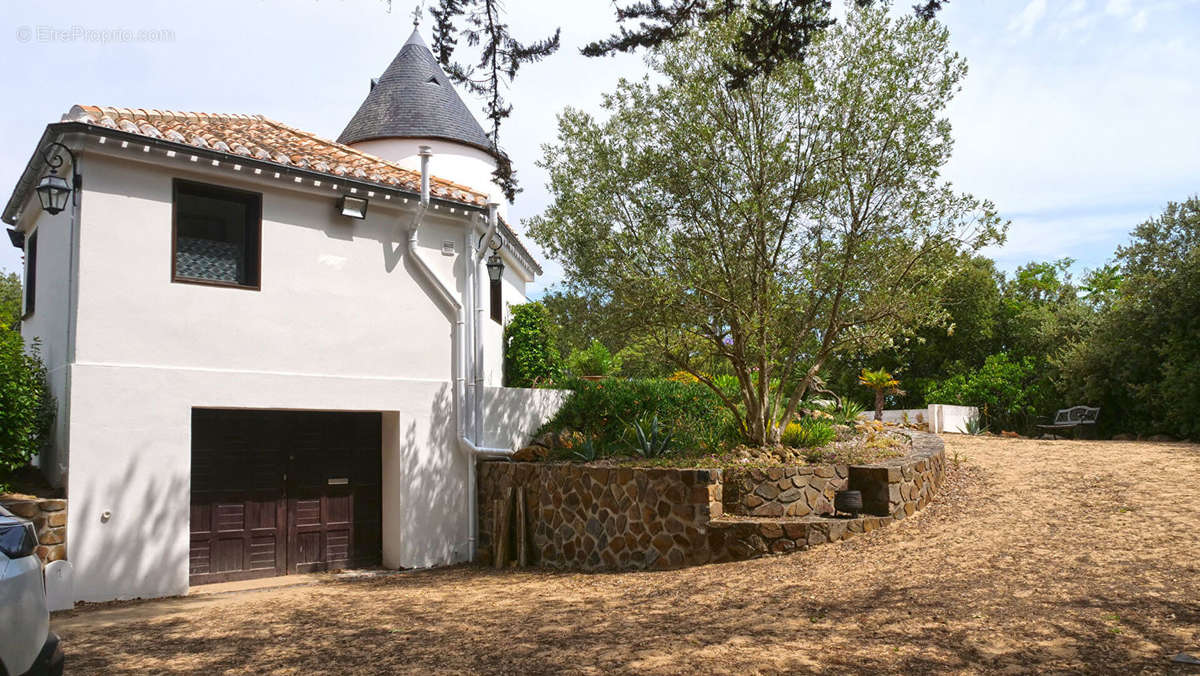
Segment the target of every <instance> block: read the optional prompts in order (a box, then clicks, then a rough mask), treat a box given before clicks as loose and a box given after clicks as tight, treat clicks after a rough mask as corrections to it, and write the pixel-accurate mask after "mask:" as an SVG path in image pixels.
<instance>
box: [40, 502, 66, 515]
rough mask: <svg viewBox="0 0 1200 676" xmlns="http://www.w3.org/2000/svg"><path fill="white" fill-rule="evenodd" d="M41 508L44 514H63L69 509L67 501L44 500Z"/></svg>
mask: <svg viewBox="0 0 1200 676" xmlns="http://www.w3.org/2000/svg"><path fill="white" fill-rule="evenodd" d="M40 506H41V508H42V511H43V512H61V511H62V510H64V509H66V508H67V501H66V500H42V502H41V505H40Z"/></svg>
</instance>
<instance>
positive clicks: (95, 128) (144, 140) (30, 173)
mask: <svg viewBox="0 0 1200 676" xmlns="http://www.w3.org/2000/svg"><path fill="white" fill-rule="evenodd" d="M70 133H81V134H89V135H92V136H105V137H108V138H114V139H118V140H124V141H131V142H134V143H140V144H142V145H148V146H152V147H156V148H163V149H167V150H174V151H176V152H178V153H185V154H189V155H196V156H197V157H205V158H208V159H219V160H225V159H234V160H236V161H237V162H238V163H240V164H244V165H246V166H249V167H260V168H263V169H270V170H272V171H277V172H279V173H280V174H285V175H291V176H300V177H303V178H309V179H313V180H319V181H327V180H330V179H331V178H332V179H334V180H337V181H339V182H342V183H344V184H346V185H347V186H350V187H357V188H361V189H363V190H376V191H381V192H382V191H389V192H391V193H392V194H393V195H398V196H403V197H409V198H417V199H420V196H421V195H420V192H419V191H412V190H405V189H403V188H399V187H396V186H390V185H387V184H383V183H374V182H371V181H363V180H361V179H357V178H353V177H347V176H337V175H331V174H328V173H324V172H320V171H313V170H311V169H306V168H304V167H297V166H293V165H287V164H279V163H278V162H271V161H268V160H260V159H257V158H254V157H248V156H245V155H239V154H237V153H231V152H225V151H222V150H214V149H211V148H198V147H196V146H193V145H188V144H186V143H179V142H176V141H168V140H166V139H156V138H152V137H148V136H144V135H142V134H134V133H132V132H127V131H124V130H121V129H113V128H111V127H104V126H101V125H97V124H91V123H89V122H79V121H71V122H53V123H50V124H48V125H46V130H45V131H44V132H42V136H41V138H39V139H38V144H37V146H36V147H35V148H34V151H33V154H32V155H30V157H29V161H28V162H26V164H25V169H24V170H23V171H22V172H21V178H20V179H18V180H17V185H16V186H15V187H14V188H13V192H12V194H11V195H10V196H9V198H8V202H7V204H5V206H4V212H3V215H2V216H0V220H2V221H3V222H5V223H8V224H9V225H16V224H17V221H18V220H19V219H18V215H19V214H20V212H21V208H22V206H23V205H24V204H25V201H26V200H27V199H28V198H29V193H30V191H32V190H33V187H34V183H35V182H36V180H37V176H38V173H39V172H40V170H41V165H43V164H45V160H44V159H43V158H42V156H41V154H40V152H39V151H40V149H41V148H43V147H45V146H46V144H47V143H50V142H51V140H58V139H60V138H61V137H63V136H65V135H67V134H70ZM431 201H432V202H434V203H438V204H444V205H446V206H450V207H454V208H456V209H463V210H464V211H466V210H470V211H477V212H480V213H486V211H487V207H486V206H481V205H478V204H473V203H469V202H459V201H456V200H447V199H443V198H439V197H431ZM500 225H501V227H502V228H504V230H505V231H506V232H505V234H506V235H508V236H509V241H511V242H512V243H513V244H515V245H516V246H515V247H514V250H515V251H516V253H517V254H518V256H517V259H518V260H519V261H520V262H521V263H522V264H524V265H525V267H527V268H528V269H529V270H530V271H531V272H533V273H534V276H536V275H540V274H542V268H541V266H540V265H538V262H537V260H535V259H534V258H533V255H532V254H530V253H529V251H528V250H527V249H526V248H525V246H524V244H522V243H521V241H520V239H519V238H518V237H517V236H516V233H515V232H514V231H513V229H512V227H511V226H510V225H509V224H508V223H506V222H504V221H501V223H500Z"/></svg>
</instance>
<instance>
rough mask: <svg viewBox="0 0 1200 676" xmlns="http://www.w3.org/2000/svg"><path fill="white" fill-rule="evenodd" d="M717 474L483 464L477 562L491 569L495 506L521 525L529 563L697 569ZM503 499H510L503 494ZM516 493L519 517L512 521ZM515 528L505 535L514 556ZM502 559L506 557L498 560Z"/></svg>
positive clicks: (714, 511)
mask: <svg viewBox="0 0 1200 676" xmlns="http://www.w3.org/2000/svg"><path fill="white" fill-rule="evenodd" d="M719 474H720V473H719V472H716V471H711V470H703V469H634V468H628V467H623V468H607V467H586V466H583V465H577V464H566V463H528V462H485V463H482V464H481V465H480V467H479V517H480V518H479V543H478V546H479V552H478V553H479V559H480V560H481V561H483V562H484V563H492V562H493V560H492V557H493V555H494V546H493V545H494V542H493V540H494V539H495V537H496V529H495V526H496V513H497V511H496V509H495V503H494V501H495V500H496V499H507V500H509V503H508V506H507V509H508V510H509V511H508V513H507V514H505V515H504V516H506V517H507V518H508V519H510V520H511V521H515V520H516V519H517V518H523V519H524V520H525V532H526V533H527V538H528V540H527V542H526V544H527V547H528V549H529V552H530V553H531V555H532V556H530V559H531V561H532V562H534V563H540V564H543V565H547V566H552V567H560V568H580V569H584V570H599V569H605V568H608V569H612V568H635V569H636V568H675V567H679V566H684V565H692V564H696V563H702V562H703V560H704V559H705V557H704V552H705V550H706V545H705V537H706V530H705V526H706V525H707V524H708V522H709V521H710V519H712V518H713V517H715V516H720V514H721V484H720V481H719ZM510 491H511V493H510ZM517 491H524V496H525V497H524V503H525V505H526V508H525V513H524V514H522V515H518V514H516V513H515V509H514V506H515V504H516V500H515V497H513V498H509V496H510V495H512V496H515V494H516V492H517ZM519 531H520V529H519V528H515V527H512V528H509V543H508V546H507V547H506V549H507V551H508V552H512V553H516V552H517V551H518V547H519V543H518V539H517V533H518V532H519ZM506 558H509V557H506Z"/></svg>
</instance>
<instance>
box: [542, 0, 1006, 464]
mask: <svg viewBox="0 0 1200 676" xmlns="http://www.w3.org/2000/svg"><path fill="white" fill-rule="evenodd" d="M751 20H752V15H749V14H747V13H745V12H733V13H731V14H730V15H729V16H728V17H727V18H726V19H725V20H723V21H719V22H718V21H713V22H709V23H708V24H706V25H705V27H704V30H702V31H699V30H698V31H693V32H690V33H689V34H688V35H687V36H686V37H685V38H683V39H680V40H678V41H676V42H671V43H668V44H666V45H664V46H662V47H660V48H659V49H658V50H656V51H655V52H654V53H653V55H652V57H651V58H650V63H651V65H652V67H653V68H654V69H655V70H657V71H658V73H659V76H660V81H661V84H652V83H651V82H650V81H649V80H648V79H647V80H643V81H640V82H629V81H623V82H622V83H621V84H620V85H619V86H618V88H617V90H616V91H615V92H614V93H612V94H610V95H608V96H606V98H605V102H604V106H605V108H606V109H607V112H608V118H607V119H606V120H604V121H600V120H597V119H595V118H593V117H592V116H590V115H587V114H585V113H583V112H580V111H577V110H570V109H569V110H567V111H566V112H564V113H563V114H562V115H561V116H560V120H559V135H558V140H557V142H556V143H553V144H549V145H548V146H547V147H546V148H545V156H544V159H543V161H542V166H543V167H544V168H545V169H546V170H547V172H548V174H549V177H550V185H549V188H550V190H551V193H552V195H553V197H554V202H553V204H552V205H551V206H550V207H549V208H548V209H547V211H546V212H545V213H544V214H543V215H542V216H541V217H538V218H536V219H533V220H532V221H531V222H530V232H531V234H532V235H533V237H534V238H535V239H536V240H537V241H538V242H539V243H540V244H542V246H543V247H544V248H545V249H546V251H547V252H548V253H549V254H550V255H551V256H552V257H554V258H557V259H559V260H560V261H561V262H562V264H563V267H564V270H565V272H566V282H567V285H568V288H569V289H570V291H571V292H572V293H577V294H580V295H584V296H588V297H592V298H596V299H598V300H600V301H602V302H603V303H604V305H605V306H606V307H607V308H608V311H609V321H610V322H613V323H614V324H615V325H617V326H620V327H623V328H624V329H625V330H627V331H630V332H639V333H640V334H642V335H646V336H648V337H649V339H650V340H652V341H654V343H655V345H656V347H657V349H658V351H659V353H660V354H661V355H662V356H663V357H664V358H665V359H666V360H668V361H669V362H671V363H672V364H673V365H674V366H675V367H676V368H679V369H682V370H685V371H688V372H690V373H692V374H693V375H695V376H696V377H697V378H698V379H699V380H700V381H701V382H704V383H705V384H707V385H708V386H709V387H711V388H712V389H713V391H714V392H716V394H717V395H718V396H719V397H720V398H721V399H722V401H723V402H724V403H725V405H726V406H727V407H728V408H729V409H730V411H731V412H733V414H734V415H736V416H737V417H738V419H739V420H740V421H741V423H742V425H741V426H742V430H743V433H744V435H745V437H746V439H747V440H748V441H750V442H752V443H774V442H777V441H778V440H779V435H780V431H781V428H782V426H783V425H784V424H785V423H786V422H787V421H789V420H791V419H792V417H793V416H794V414H795V411H796V410H797V407H798V405H799V403H800V401H801V400H802V399H803V397H804V396H805V394H806V392H807V391H808V388H809V386H810V385H811V383H812V382H813V379H814V377H816V375H817V374H818V372H819V371H820V370H821V368H822V366H823V365H825V364H826V363H827V362H828V361H829V360H830V359H831V358H832V357H833V356H835V355H836V354H838V353H840V352H842V351H846V350H851V349H858V350H863V349H868V348H877V347H879V346H881V345H884V344H887V343H889V342H890V341H892V340H893V339H894V338H895V337H896V336H899V335H902V334H904V333H906V332H909V331H911V330H913V329H914V328H916V327H919V326H922V325H924V324H927V323H929V322H931V321H934V320H936V319H937V318H938V317H939V316H940V314H941V311H940V309H939V307H938V303H937V298H936V294H933V293H931V292H930V291H931V289H933V288H936V286H937V285H939V284H940V283H941V281H942V280H943V279H944V277H945V276H946V275H947V274H948V273H949V272H951V271H952V270H953V269H954V267H955V265H956V261H959V260H960V254H961V252H962V251H965V250H974V249H976V248H978V247H980V246H983V245H985V244H988V243H990V242H993V241H996V240H997V239H998V238H999V237H1000V236H1001V233H1002V226H1001V224H1000V223H999V221H998V219H997V218H996V216H995V213H994V209H993V208H992V205H991V204H990V203H988V202H984V201H980V200H978V199H976V198H974V197H972V196H970V195H965V194H961V193H957V192H955V191H954V190H952V189H951V187H950V186H949V185H948V184H946V183H944V182H943V181H941V180H940V178H939V171H940V168H941V167H942V166H943V165H944V164H945V162H946V161H947V160H948V159H949V156H950V151H951V145H952V143H951V137H950V125H949V123H948V122H947V121H946V120H945V119H944V118H942V117H941V113H942V110H943V109H944V107H945V105H946V104H947V102H948V101H949V100H950V98H951V97H952V96H953V94H954V92H955V91H956V90H957V88H958V82H959V80H960V79H961V78H962V77H963V75H964V73H965V65H964V63H963V62H962V60H961V59H959V58H958V57H957V55H955V54H953V53H952V52H951V51H950V50H949V47H948V45H947V41H948V33H947V31H946V30H945V28H944V27H942V26H940V25H938V24H937V23H935V22H926V21H923V20H920V19H915V18H912V17H906V18H903V19H891V18H889V17H888V15H887V11H886V9H885V8H878V7H869V8H860V9H857V10H854V11H853V12H852V13H851V15H850V17H849V20H848V21H847V22H846V23H845V24H839V25H836V26H833V27H830V28H829V29H828V30H827V31H826V32H824V33H822V34H821V36H820V37H819V38H818V39H816V40H814V42H813V45H812V48H811V50H810V52H809V54H808V56H807V58H806V60H805V62H804V64H803V65H801V64H798V63H795V62H792V63H788V64H783V65H780V66H779V67H777V68H775V69H774V70H773V71H772V72H771V73H770V74H765V75H761V76H759V77H756V78H754V79H753V80H751V81H749V82H748V83H747V84H746V86H744V87H741V88H737V89H730V88H727V87H726V86H725V78H726V77H727V73H728V71H727V69H726V65H727V64H729V63H731V62H737V61H738V60H739V59H741V58H742V57H741V55H740V54H739V53H738V51H737V40H738V37H737V36H738V35H740V34H741V33H742V32H743V31H744V30H746V27H747V25H748V22H750V21H751ZM713 360H720V361H721V362H723V363H724V364H726V365H727V366H728V370H729V371H730V372H732V374H733V375H734V376H735V377H736V379H737V382H738V385H739V393H738V394H737V395H732V396H731V395H730V394H728V393H727V392H725V391H723V390H722V388H720V387H718V386H717V385H716V383H714V382H713V379H712V378H711V377H710V376H709V374H708V372H707V370H706V369H705V368H703V366H704V365H705V364H707V363H711V362H712V361H713Z"/></svg>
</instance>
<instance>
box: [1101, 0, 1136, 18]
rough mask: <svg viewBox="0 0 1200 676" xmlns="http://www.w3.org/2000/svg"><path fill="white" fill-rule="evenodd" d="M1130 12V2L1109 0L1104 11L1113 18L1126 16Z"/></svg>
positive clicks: (1128, 0) (1127, 0)
mask: <svg viewBox="0 0 1200 676" xmlns="http://www.w3.org/2000/svg"><path fill="white" fill-rule="evenodd" d="M1129 10H1130V0H1108V4H1107V5H1105V6H1104V11H1105V12H1107V13H1109V14H1112V15H1113V16H1125V15H1126V14H1128V13H1129Z"/></svg>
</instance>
